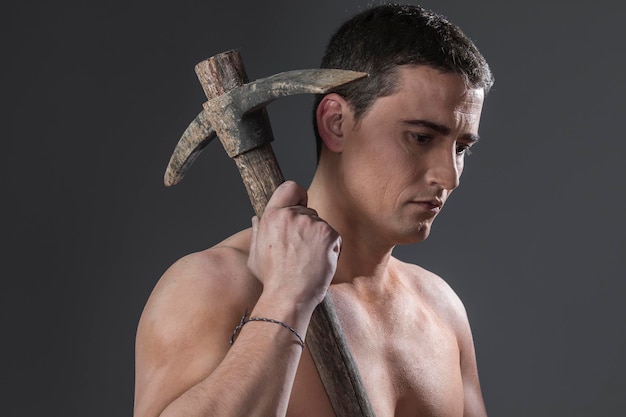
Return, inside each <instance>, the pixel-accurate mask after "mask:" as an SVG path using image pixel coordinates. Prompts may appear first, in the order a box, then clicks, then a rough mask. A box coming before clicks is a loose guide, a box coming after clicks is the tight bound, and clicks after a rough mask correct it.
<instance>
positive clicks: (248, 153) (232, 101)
mask: <svg viewBox="0 0 626 417" xmlns="http://www.w3.org/2000/svg"><path fill="white" fill-rule="evenodd" d="M195 69H196V74H197V75H198V79H199V80H200V83H201V84H202V87H203V89H204V92H205V94H206V96H207V98H208V101H207V102H206V103H204V105H203V110H202V111H201V112H200V114H198V116H197V117H196V118H195V119H194V120H193V121H192V122H191V124H190V125H189V126H188V127H187V129H186V130H185V132H184V133H183V135H182V137H181V138H180V140H179V142H178V145H177V146H176V149H175V150H174V153H173V154H172V157H171V159H170V162H169V165H168V167H167V170H166V172H165V184H166V185H167V186H170V185H174V184H176V183H178V182H179V181H180V180H181V179H182V177H183V175H184V174H185V172H186V171H187V169H188V168H189V166H190V165H191V164H192V163H193V161H194V160H195V159H196V158H197V156H198V155H199V153H200V152H201V151H202V149H203V148H204V147H205V146H206V145H207V144H208V143H209V142H210V141H211V140H212V139H213V138H215V137H216V136H217V137H219V139H220V141H221V142H222V145H223V146H224V148H225V149H226V152H227V153H228V155H229V156H230V157H231V158H233V159H234V160H235V163H236V164H237V167H238V168H239V172H240V174H241V177H242V179H243V182H244V184H245V186H246V190H247V191H248V196H249V197H250V201H251V202H252V206H253V208H254V211H255V213H256V215H257V216H259V217H260V216H261V215H262V214H263V209H264V208H265V205H266V204H267V202H268V200H269V198H270V197H271V195H272V193H273V192H274V190H275V189H276V187H278V186H279V185H280V184H281V183H282V182H283V181H284V178H283V175H282V172H281V170H280V168H279V166H278V162H277V161H276V157H275V155H274V151H273V150H272V147H271V143H270V142H271V141H272V140H273V135H272V130H271V126H270V123H269V118H268V116H267V111H266V109H265V106H266V105H267V104H268V103H270V102H271V101H273V100H275V99H277V98H280V97H284V96H289V95H294V94H305V93H315V94H323V93H326V92H328V91H330V90H332V89H333V88H336V87H338V86H340V85H343V84H346V83H348V82H351V81H354V80H356V79H359V78H362V77H365V76H367V74H365V73H361V72H354V71H344V70H334V69H319V70H299V71H289V72H284V73H280V74H276V75H273V76H271V77H267V78H263V79H260V80H257V81H254V82H251V83H249V82H248V77H247V75H246V72H245V69H244V66H243V62H242V60H241V56H240V54H239V52H238V51H235V50H233V51H228V52H225V53H222V54H219V55H216V56H213V57H211V58H209V59H207V60H205V61H202V62H200V63H199V64H197V65H196V68H195ZM307 345H308V348H309V351H310V352H311V356H312V357H313V361H314V362H315V366H316V367H317V370H318V373H319V374H320V377H321V380H322V383H323V384H324V388H325V389H326V393H327V394H328V398H329V399H330V402H331V405H332V407H333V409H334V411H335V414H336V415H337V417H355V416H366V417H374V413H373V411H372V408H371V404H370V402H369V399H368V397H367V394H366V393H365V389H364V388H363V383H362V381H361V377H360V376H359V373H358V370H357V367H356V365H355V363H354V359H353V357H352V354H351V353H350V350H349V349H348V345H347V342H346V339H345V337H344V335H343V332H342V330H341V326H340V324H339V321H338V319H337V315H336V313H335V309H334V307H333V304H332V302H331V300H330V298H329V297H328V296H326V297H325V298H324V300H323V301H322V303H320V305H319V306H318V307H317V308H316V309H315V311H314V313H313V317H312V318H311V322H310V325H309V330H308V332H307Z"/></svg>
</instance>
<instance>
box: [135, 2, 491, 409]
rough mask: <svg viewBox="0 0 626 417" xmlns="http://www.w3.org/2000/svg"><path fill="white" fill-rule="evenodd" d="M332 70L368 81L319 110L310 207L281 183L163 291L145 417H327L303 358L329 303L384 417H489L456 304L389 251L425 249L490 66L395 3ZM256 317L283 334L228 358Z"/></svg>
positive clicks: (145, 359)
mask: <svg viewBox="0 0 626 417" xmlns="http://www.w3.org/2000/svg"><path fill="white" fill-rule="evenodd" d="M322 66H323V67H331V68H345V69H352V70H357V71H364V72H368V73H369V74H370V77H369V78H367V79H365V80H362V81H357V82H355V83H353V84H351V85H349V86H347V87H344V88H341V89H340V90H337V91H336V92H333V93H330V94H327V95H324V96H322V97H318V100H317V102H316V107H315V128H316V129H315V130H316V134H317V135H318V142H319V143H318V145H319V163H318V167H317V170H316V172H315V176H314V178H313V180H312V183H311V185H310V188H309V189H308V192H307V191H305V190H304V189H303V188H301V187H300V186H298V185H297V184H295V183H293V182H286V183H284V184H283V185H281V186H280V187H279V188H278V189H277V190H276V192H275V193H274V195H273V196H272V198H271V200H270V202H269V204H268V206H267V208H266V210H265V213H264V215H263V217H262V218H261V219H260V220H258V219H256V218H254V219H253V221H252V228H250V229H247V230H244V231H241V232H239V233H237V234H235V235H233V236H231V237H230V238H228V239H226V240H224V241H223V242H221V243H219V244H218V245H216V246H215V247H212V248H210V249H207V250H205V251H202V252H199V253H195V254H191V255H188V256H186V257H184V258H182V259H180V260H179V261H177V262H176V263H175V264H174V265H172V266H171V267H170V268H169V269H168V270H167V271H166V272H165V274H164V275H163V277H162V278H161V279H160V281H159V282H158V284H157V285H156V287H155V289H154V291H153V293H152V294H151V296H150V298H149V300H148V302H147V305H146V307H145V310H144V312H143V315H142V317H141V320H140V323H139V327H138V331H137V344H136V392H135V410H134V412H135V414H134V415H135V417H156V416H162V417H166V416H167V417H173V416H176V417H183V416H184V417H200V416H205V417H209V416H220V417H226V416H262V417H266V416H285V415H286V416H298V417H307V416H316V417H326V416H333V415H334V413H333V411H332V408H331V406H330V403H329V401H328V398H327V396H326V394H325V392H324V388H323V386H322V383H321V381H320V378H319V376H318V374H317V371H316V369H315V367H314V364H313V362H312V359H311V356H310V354H309V352H308V349H307V347H306V331H307V327H308V324H309V320H310V318H311V314H312V312H313V310H314V309H315V307H316V306H317V305H318V303H319V302H320V301H321V300H322V298H323V297H324V295H325V294H326V293H327V292H328V293H329V294H330V296H331V297H332V300H333V302H334V304H335V307H336V309H337V314H338V316H339V319H340V322H341V324H342V327H343V329H344V331H345V335H346V338H347V341H348V344H349V346H350V348H351V351H352V353H353V355H354V358H355V361H356V363H357V366H358V368H359V371H360V373H361V377H362V379H363V382H364V385H365V388H366V390H367V392H368V395H369V397H370V401H371V402H372V406H373V408H374V411H375V413H376V415H377V416H378V417H388V416H397V417H400V416H407V417H408V416H466V417H469V416H485V415H486V411H485V406H484V403H483V399H482V394H481V391H480V384H479V380H478V375H477V366H476V359H475V354H474V347H473V341H472V335H471V331H470V326H469V323H468V319H467V316H466V313H465V310H464V307H463V304H462V303H461V301H460V300H459V298H458V297H457V296H456V295H455V293H454V292H453V291H452V290H451V289H450V287H449V286H448V285H447V284H446V283H445V282H444V281H443V280H442V279H441V278H439V277H438V276H436V275H434V274H433V273H431V272H428V271H426V270H424V269H423V268H420V267H418V266H415V265H409V264H406V263H404V262H401V261H399V260H398V259H395V258H394V257H393V256H392V249H393V248H394V246H395V245H397V244H407V243H413V242H419V241H422V240H424V239H426V237H427V236H428V234H429V231H430V227H431V224H432V222H433V220H434V218H435V217H436V216H437V214H438V213H439V211H440V210H441V209H442V207H443V205H444V203H445V202H446V200H447V198H448V197H449V195H450V193H451V192H452V191H453V190H454V189H455V188H456V187H457V186H458V185H459V178H460V176H461V172H462V170H463V165H464V158H465V156H466V154H467V152H468V149H469V148H470V147H471V146H472V144H473V143H475V142H476V140H477V139H478V126H479V120H480V115H481V110H482V106H483V99H484V96H485V94H486V93H487V92H488V90H489V88H490V87H491V85H492V82H493V78H492V75H491V72H490V71H489V67H488V66H487V64H486V62H485V60H484V58H483V57H482V55H481V54H480V53H479V52H478V50H477V49H476V48H475V46H474V45H473V44H472V43H471V41H470V40H469V39H467V38H466V37H465V36H464V35H463V34H462V33H461V32H460V31H459V30H458V28H456V26H454V25H452V24H450V23H448V22H447V21H446V20H445V19H443V18H442V17H440V16H438V15H436V14H432V13H430V12H426V11H424V10H422V9H421V8H419V7H414V6H389V5H386V6H378V7H375V8H372V9H369V10H366V11H364V12H362V13H361V14H359V15H357V16H356V17H355V18H353V19H351V20H350V21H348V22H347V23H346V24H344V26H342V28H340V29H339V31H338V32H337V33H336V34H335V36H334V37H333V38H332V39H331V42H330V43H329V46H328V48H327V53H326V55H325V57H324V60H323V63H322ZM322 219H323V220H322ZM246 309H249V310H250V312H251V316H252V317H261V318H269V319H272V320H275V322H265V321H250V322H248V323H246V324H245V325H244V326H243V327H241V328H240V329H238V332H237V335H236V338H235V341H234V344H233V345H232V346H231V345H230V343H229V341H230V339H231V336H232V335H233V330H234V329H235V327H237V325H238V324H239V322H240V319H241V317H242V315H243V314H244V312H245V311H246ZM277 322H280V323H284V324H286V325H288V326H289V327H290V328H291V330H290V329H289V328H287V327H285V326H283V325H280V323H277ZM298 335H301V336H302V337H303V338H304V339H305V346H304V348H302V347H301V345H300V341H299V338H298Z"/></svg>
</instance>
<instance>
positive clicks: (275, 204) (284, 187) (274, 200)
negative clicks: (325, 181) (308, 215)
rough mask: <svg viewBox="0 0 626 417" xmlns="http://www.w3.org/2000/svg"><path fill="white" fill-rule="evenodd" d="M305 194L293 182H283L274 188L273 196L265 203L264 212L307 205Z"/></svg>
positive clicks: (303, 190) (304, 191) (302, 189)
mask: <svg viewBox="0 0 626 417" xmlns="http://www.w3.org/2000/svg"><path fill="white" fill-rule="evenodd" d="M307 200H308V198H307V192H306V190H305V189H304V188H302V187H301V186H299V185H298V184H296V183H295V182H294V181H285V182H283V183H282V184H281V185H279V186H278V188H276V190H275V191H274V194H272V197H271V198H270V200H269V201H268V203H267V206H266V207H265V210H266V211H268V210H276V209H279V208H283V207H291V206H298V205H299V206H305V207H306V204H307Z"/></svg>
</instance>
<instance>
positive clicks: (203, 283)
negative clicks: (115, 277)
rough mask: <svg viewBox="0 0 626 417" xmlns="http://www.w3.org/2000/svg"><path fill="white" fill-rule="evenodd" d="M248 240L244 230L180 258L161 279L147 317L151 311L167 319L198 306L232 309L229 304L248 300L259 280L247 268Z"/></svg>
mask: <svg viewBox="0 0 626 417" xmlns="http://www.w3.org/2000/svg"><path fill="white" fill-rule="evenodd" d="M245 242H246V233H245V232H241V233H239V234H237V235H234V236H232V237H230V238H229V239H227V240H225V241H223V242H221V243H219V244H218V245H216V246H214V247H212V248H209V249H206V250H204V251H201V252H196V253H192V254H189V255H186V256H184V257H182V258H181V259H179V260H177V261H176V262H175V263H174V264H173V265H172V266H170V267H169V268H168V269H167V271H165V273H164V274H163V276H162V277H161V278H160V279H159V281H158V282H157V284H156V286H155V288H154V290H153V291H152V294H151V295H150V297H149V299H148V302H147V303H146V308H145V309H144V317H143V318H149V317H150V315H151V314H157V315H164V316H165V317H163V318H167V317H171V316H173V315H180V314H185V312H189V313H190V314H192V313H193V310H194V309H199V310H201V312H203V313H205V314H211V313H220V312H223V311H224V310H228V305H229V304H233V303H234V304H237V303H239V302H243V301H246V300H247V298H248V297H249V296H250V295H251V293H254V292H255V290H256V287H257V283H256V282H255V280H253V279H251V278H252V277H251V276H250V274H249V272H248V270H247V268H246V262H247V256H248V254H247V249H246V246H245V245H244V243H245ZM169 310H172V311H169ZM143 318H142V319H143Z"/></svg>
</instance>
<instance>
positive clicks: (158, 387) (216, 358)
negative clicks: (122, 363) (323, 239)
mask: <svg viewBox="0 0 626 417" xmlns="http://www.w3.org/2000/svg"><path fill="white" fill-rule="evenodd" d="M222 252H223V251H222ZM229 258H232V254H230V255H227V254H224V253H221V252H220V251H219V250H217V251H216V250H209V251H205V252H203V253H198V254H193V255H189V256H187V257H184V258H182V259H181V260H179V261H177V262H176V263H175V264H174V265H172V266H171V267H170V268H169V269H168V270H167V271H166V272H165V273H164V274H163V276H162V277H161V279H160V280H159V282H158V284H157V285H156V286H155V288H154V290H153V292H152V294H151V295H150V297H149V299H148V302H147V303H146V306H145V308H144V311H143V313H142V316H141V319H140V321H139V325H138V328H137V336H136V345H135V417H149V416H150V417H152V416H157V415H159V414H160V413H161V412H162V411H163V409H164V408H165V407H166V406H167V405H168V404H169V403H171V402H172V401H174V400H175V399H176V398H178V397H179V396H180V395H181V394H182V393H184V392H185V391H187V390H188V389H189V388H191V387H192V386H193V385H195V384H197V383H198V382H200V381H201V380H203V379H204V378H206V377H207V376H209V375H210V374H211V372H212V371H213V370H214V369H215V368H216V367H217V365H218V364H219V363H220V362H221V360H222V359H223V358H224V356H225V355H226V353H227V351H228V348H229V338H230V334H231V332H232V330H233V329H234V327H235V326H236V324H237V323H238V320H239V318H240V316H241V314H243V309H244V308H245V307H240V305H239V304H240V303H241V304H242V305H243V304H245V296H244V295H243V294H245V285H243V286H242V285H241V283H239V287H238V286H237V284H238V283H237V282H236V281H238V280H239V281H245V280H246V276H245V274H242V273H241V272H239V271H238V269H237V268H233V266H232V265H231V264H232V259H229ZM244 265H245V263H244ZM242 287H243V288H242ZM237 288H239V290H237ZM237 292H239V297H238V294H237Z"/></svg>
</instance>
